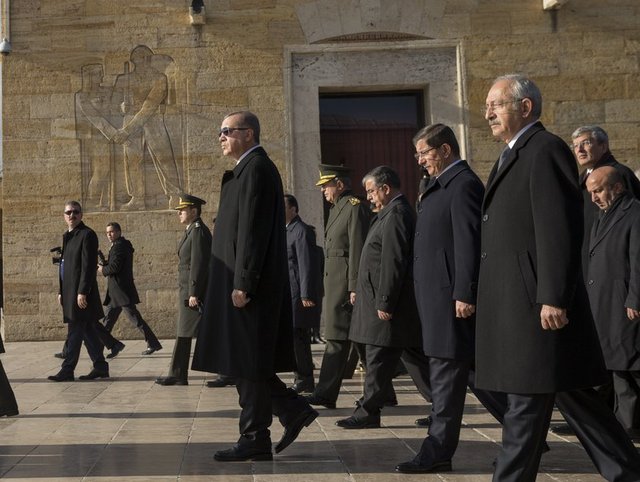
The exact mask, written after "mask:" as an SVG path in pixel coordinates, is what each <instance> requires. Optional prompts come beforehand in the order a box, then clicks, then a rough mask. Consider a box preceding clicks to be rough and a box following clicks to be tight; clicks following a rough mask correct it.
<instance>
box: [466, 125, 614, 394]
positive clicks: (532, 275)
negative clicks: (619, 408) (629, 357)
mask: <svg viewBox="0 0 640 482" xmlns="http://www.w3.org/2000/svg"><path fill="white" fill-rule="evenodd" d="M482 214H483V216H482V229H481V255H480V258H481V261H480V275H479V281H478V305H477V318H476V319H477V329H476V377H477V380H476V381H477V383H476V384H477V386H478V387H479V388H484V389H488V390H495V391H501V392H508V393H523V394H531V393H553V392H557V391H564V390H573V389H578V388H584V387H592V386H594V385H598V384H601V383H603V382H604V381H605V380H606V372H605V370H604V362H603V359H602V351H601V349H600V344H599V342H598V338H597V333H596V330H595V326H594V323H593V318H592V316H591V310H590V308H589V301H588V299H587V293H586V289H585V286H584V282H583V278H582V270H581V262H580V250H579V249H578V246H581V244H582V231H583V228H582V196H581V194H580V189H579V187H578V173H577V169H576V164H575V159H574V158H573V155H572V153H571V151H570V150H569V148H568V146H567V145H566V143H565V142H564V141H563V140H562V139H560V138H559V137H557V136H555V135H553V134H551V133H549V132H547V131H546V130H545V129H544V127H543V126H542V124H541V123H540V122H537V123H535V124H534V125H533V126H532V127H530V128H529V129H528V130H527V131H525V132H524V134H522V135H521V136H520V138H519V139H518V140H517V141H516V143H515V145H514V146H513V148H512V149H511V151H510V154H509V156H508V157H507V159H506V160H505V163H504V165H503V166H502V169H501V170H500V171H498V170H497V163H496V165H495V166H494V168H493V170H492V172H491V174H490V176H489V181H488V184H487V188H486V192H485V197H484V203H483V207H482ZM543 304H547V305H552V306H556V307H561V308H566V309H567V316H568V318H569V324H568V325H566V326H565V327H564V328H562V329H560V330H543V329H542V326H541V323H540V309H541V305H543Z"/></svg>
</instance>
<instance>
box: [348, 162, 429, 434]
mask: <svg viewBox="0 0 640 482" xmlns="http://www.w3.org/2000/svg"><path fill="white" fill-rule="evenodd" d="M362 184H363V186H364V188H365V191H366V192H367V199H368V200H369V201H370V202H371V203H372V204H373V205H375V206H376V207H377V208H378V209H379V211H378V213H377V215H376V217H375V218H374V220H373V222H372V224H371V227H370V228H369V232H368V233H367V237H366V239H365V242H364V246H363V248H362V254H361V256H360V263H359V268H358V282H357V285H356V298H355V305H354V312H353V317H352V319H351V326H350V329H349V339H350V340H352V341H353V342H355V343H360V344H362V345H364V347H365V354H366V356H365V357H366V366H367V369H366V376H365V381H364V394H363V396H362V398H361V399H360V401H359V402H358V404H357V408H356V409H355V411H354V412H353V414H352V415H351V416H350V417H347V418H345V419H342V420H338V421H337V422H336V425H338V426H339V427H342V428H346V429H363V428H379V427H380V413H381V411H382V408H383V407H384V405H385V402H386V401H387V400H388V399H389V394H390V393H393V392H392V384H391V383H392V379H393V376H394V374H395V373H396V371H397V367H398V362H399V361H400V358H401V356H402V355H403V352H405V351H407V352H411V353H412V354H413V356H412V357H409V358H408V359H410V360H416V359H418V358H419V359H420V361H421V362H422V363H421V367H422V372H421V374H420V375H418V376H422V378H423V379H422V385H423V386H425V385H426V386H428V380H427V378H428V368H427V359H426V357H425V356H424V354H423V353H422V349H421V347H420V320H419V319H418V312H417V308H416V300H415V298H414V294H413V289H412V284H413V278H412V269H411V259H412V251H413V233H414V228H415V213H414V211H413V208H412V207H411V205H410V204H409V202H408V201H407V199H406V198H405V197H404V195H403V194H402V193H401V192H400V178H399V176H398V174H397V173H396V172H395V171H394V170H392V169H391V168H389V167H387V166H379V167H376V168H375V169H373V170H371V171H370V172H369V173H367V174H366V175H365V177H364V179H363V181H362ZM412 368H413V367H412ZM408 369H409V367H408ZM410 371H411V374H412V377H413V376H415V373H416V372H418V373H420V372H419V370H416V371H414V370H413V369H410Z"/></svg>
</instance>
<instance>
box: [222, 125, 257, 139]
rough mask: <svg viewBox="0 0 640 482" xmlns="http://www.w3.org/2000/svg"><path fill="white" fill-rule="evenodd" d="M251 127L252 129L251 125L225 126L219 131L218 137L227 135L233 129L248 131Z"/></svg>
mask: <svg viewBox="0 0 640 482" xmlns="http://www.w3.org/2000/svg"><path fill="white" fill-rule="evenodd" d="M249 129H251V127H223V128H222V129H220V131H219V132H218V137H220V136H225V137H227V136H228V135H229V134H231V133H232V132H233V131H248V130H249Z"/></svg>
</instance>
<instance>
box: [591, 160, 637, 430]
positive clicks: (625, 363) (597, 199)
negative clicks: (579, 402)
mask: <svg viewBox="0 0 640 482" xmlns="http://www.w3.org/2000/svg"><path fill="white" fill-rule="evenodd" d="M587 190H588V192H589V193H590V194H591V198H592V199H593V203H594V204H595V205H596V206H597V207H598V209H599V210H600V216H599V217H598V219H597V220H596V222H595V223H594V225H593V228H592V230H591V237H590V240H589V241H588V246H589V271H588V275H587V280H588V281H587V291H588V293H589V302H590V303H591V310H592V311H593V318H594V320H595V322H596V328H597V330H598V336H599V338H600V345H601V346H602V352H603V354H604V361H605V364H606V366H607V369H608V370H610V371H611V372H612V374H613V386H614V393H615V407H614V412H615V414H616V418H617V419H618V420H619V421H620V423H621V424H622V426H623V427H624V429H625V430H626V431H627V433H628V434H629V435H630V436H631V437H632V438H639V436H640V430H638V427H637V424H636V423H635V420H634V419H635V415H636V411H637V409H638V408H639V407H640V349H638V347H640V312H639V311H640V202H639V201H638V200H637V199H635V198H634V197H633V196H632V195H631V193H630V192H629V191H627V190H626V188H625V178H624V176H623V174H622V172H621V171H620V170H619V169H617V168H616V167H614V166H604V167H599V168H597V169H594V170H593V172H592V173H591V174H589V178H588V179H587Z"/></svg>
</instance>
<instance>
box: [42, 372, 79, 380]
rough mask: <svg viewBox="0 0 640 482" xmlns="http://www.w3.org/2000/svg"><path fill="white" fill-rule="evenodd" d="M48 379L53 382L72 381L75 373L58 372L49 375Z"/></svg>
mask: <svg viewBox="0 0 640 482" xmlns="http://www.w3.org/2000/svg"><path fill="white" fill-rule="evenodd" d="M47 380H51V381H52V382H72V381H73V380H75V379H74V377H73V373H62V372H58V373H56V374H55V375H49V376H48V377H47Z"/></svg>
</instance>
